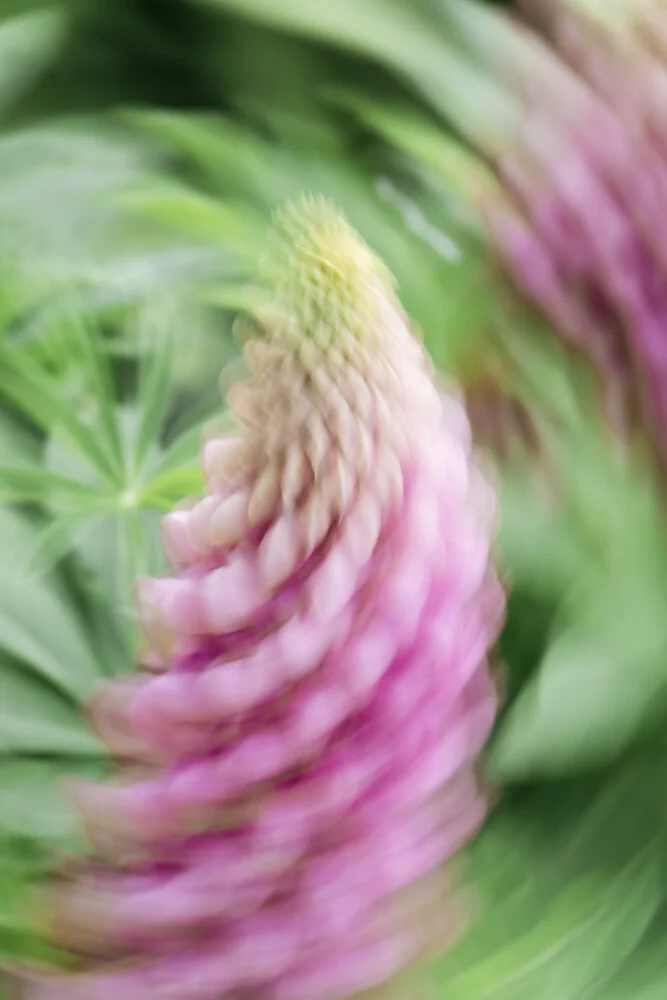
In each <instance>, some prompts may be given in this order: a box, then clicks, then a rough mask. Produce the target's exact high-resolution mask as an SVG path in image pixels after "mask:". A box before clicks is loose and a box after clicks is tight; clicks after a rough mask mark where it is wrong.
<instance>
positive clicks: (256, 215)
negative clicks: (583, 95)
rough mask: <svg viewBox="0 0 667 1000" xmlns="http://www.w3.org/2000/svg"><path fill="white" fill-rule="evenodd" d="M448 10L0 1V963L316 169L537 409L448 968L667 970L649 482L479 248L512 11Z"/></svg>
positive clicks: (619, 993) (126, 661) (419, 2)
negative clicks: (491, 785)
mask: <svg viewBox="0 0 667 1000" xmlns="http://www.w3.org/2000/svg"><path fill="white" fill-rule="evenodd" d="M463 6H465V4H464V5H463ZM498 6H499V5H497V4H494V5H493V7H494V8H497V7H498ZM462 9H463V8H462V5H461V3H460V2H457V3H454V2H449V0H413V2H412V3H406V2H405V0H354V2H352V0H338V2H337V3H327V2H323V0H305V2H304V0H208V2H201V3H199V2H195V0H163V3H162V4H160V5H159V11H158V10H157V9H156V7H155V5H154V4H152V3H150V2H149V0H117V2H116V3H114V4H108V3H106V2H105V0H60V2H52V3H51V4H50V5H44V4H36V3H29V2H27V0H24V2H18V0H16V2H13V3H7V4H5V5H4V6H3V10H2V12H1V14H0V16H1V17H2V20H1V21H0V404H1V410H0V414H1V419H0V499H1V500H2V502H3V508H2V510H1V511H0V539H1V541H0V544H1V551H2V553H3V573H2V576H1V577H0V967H1V966H2V964H3V962H4V961H11V960H13V958H14V957H16V956H17V955H19V956H23V957H26V956H34V955H35V954H36V953H40V949H41V947H42V945H41V942H40V937H39V934H38V933H37V931H36V929H35V928H34V927H33V926H32V924H31V919H30V907H29V904H28V896H27V889H28V888H29V887H30V886H31V885H32V883H33V881H34V880H35V879H37V878H38V877H39V875H40V874H41V873H42V872H43V871H44V869H45V866H46V865H48V864H49V863H50V859H51V858H52V854H51V852H52V850H53V849H54V848H56V849H61V848H64V847H71V846H72V844H73V843H74V842H75V841H76V830H75V829H74V827H73V825H72V820H71V816H70V814H69V812H68V809H67V804H66V799H64V798H63V797H61V796H60V794H59V781H60V779H61V777H63V776H65V775H71V774H76V773H79V774H81V773H97V772H99V771H100V770H101V769H103V768H104V767H105V761H104V760H103V758H102V757H101V753H100V750H99V748H98V745H97V744H96V743H95V742H94V741H93V740H92V739H91V737H90V736H89V735H88V732H87V729H86V726H85V723H84V721H83V714H82V711H81V709H82V706H83V705H84V703H85V700H86V698H87V696H88V695H89V694H90V692H91V691H92V690H93V688H94V686H95V684H96V683H97V682H98V681H99V680H100V679H101V678H104V677H105V676H109V675H111V674H114V673H117V672H119V671H122V670H126V669H130V668H131V666H132V661H133V656H134V655H135V651H136V644H137V637H136V635H135V632H134V623H133V617H132V611H131V592H132V582H133V580H134V579H136V577H137V576H138V575H140V574H142V573H145V572H159V569H160V565H161V558H162V556H161V552H160V547H159V517H160V513H161V512H162V511H164V510H165V509H167V508H169V507H171V506H173V505H174V504H175V503H176V502H178V501H179V500H181V499H182V498H183V497H185V496H187V495H189V494H192V493H196V492H197V491H198V490H199V489H200V486H201V482H200V473H199V468H198V464H197V453H198V446H199V442H200V440H201V437H202V435H204V434H205V433H206V432H207V426H208V422H209V421H211V420H214V421H215V420H218V419H219V418H220V417H221V412H220V407H221V404H220V401H219V389H218V380H217V373H218V371H219V370H221V369H222V370H223V372H224V377H223V383H224V384H227V383H228V382H229V381H230V380H231V379H233V378H234V377H235V374H236V372H237V371H238V370H239V366H240V359H239V354H238V348H237V345H236V343H235V341H234V338H233V336H232V324H233V320H234V317H235V316H236V314H237V313H238V312H242V311H243V308H244V306H245V305H246V304H247V303H248V301H249V299H250V298H251V297H252V296H253V294H254V290H253V288H252V285H249V284H248V279H249V276H250V275H251V274H252V273H253V271H254V263H255V260H256V258H257V255H258V253H260V252H261V250H262V241H263V233H264V226H265V223H266V221H267V219H268V216H269V215H270V212H271V211H272V209H273V208H274V207H275V205H276V204H277V203H278V202H280V201H281V200H283V199H284V198H285V197H287V196H290V195H294V194H296V193H298V192H300V191H302V190H304V189H306V190H312V191H316V192H322V193H324V194H327V195H329V196H331V197H332V198H334V199H335V200H336V202H337V203H338V204H339V205H340V206H341V207H342V208H343V210H344V211H345V212H346V214H347V215H348V216H349V218H350V220H351V221H352V223H353V224H354V225H355V226H356V227H357V228H358V229H359V230H360V232H361V233H362V234H363V235H364V237H365V238H366V239H367V240H368V241H369V242H370V243H371V245H372V246H373V248H374V249H375V250H376V251H377V252H378V253H379V254H380V255H381V256H382V257H383V258H384V259H385V260H386V262H387V264H388V265H389V267H390V268H391V269H392V271H393V272H394V273H395V274H396V276H397V279H398V285H399V292H400V295H401V298H402V300H403V302H404V304H405V306H406V308H407V310H408V311H409V313H410V314H411V316H412V317H413V318H414V320H415V321H416V323H417V324H418V326H419V328H420V330H421V332H422V334H423V336H424V339H425V342H426V344H427V346H428V348H429V350H430V351H431V353H432V355H433V357H434V359H435V361H436V363H437V364H438V366H439V367H440V368H441V369H442V370H443V371H445V372H446V373H447V374H449V375H454V376H455V377H457V378H458V379H460V380H462V382H463V383H464V385H465V387H466V389H469V388H471V387H473V386H474V385H476V384H477V383H478V381H480V380H481V382H482V383H483V382H484V379H485V378H487V377H491V378H492V379H493V380H494V381H495V383H496V384H498V385H499V386H500V388H501V390H502V396H503V397H504V398H509V397H511V398H512V399H513V400H515V401H517V402H518V404H519V405H520V406H521V407H522V408H523V409H524V410H525V411H526V413H527V414H528V417H529V420H530V422H531V424H532V427H533V430H534V435H533V438H532V442H531V444H530V446H529V445H528V443H527V442H526V441H525V440H524V439H523V438H522V437H521V435H513V434H512V432H510V437H511V440H510V442H509V448H508V450H507V451H505V452H504V458H503V461H502V462H501V463H500V464H499V467H498V468H497V474H498V480H499V486H500V497H501V530H500V538H499V559H500V562H501V567H502V570H503V572H504V573H505V574H506V576H507V579H508V584H509V585H510V586H511V588H512V589H511V596H510V601H509V613H508V622H507V626H506V629H505V632H504V634H503V637H502V639H501V643H500V648H499V654H500V657H501V658H502V662H503V666H504V670H505V679H506V685H507V694H508V698H507V703H506V708H505V710H504V712H503V714H502V716H501V719H500V722H499V725H498V729H497V732H496V734H495V736H494V740H493V742H492V745H491V747H490V751H489V760H488V764H489V772H490V774H491V776H492V777H493V778H495V779H497V780H499V781H500V782H502V783H503V784H504V785H506V788H505V791H504V792H503V794H502V796H501V801H500V805H499V807H498V810H497V812H496V815H495V816H494V818H493V819H492V820H491V821H490V823H489V825H488V826H487V828H486V829H485V830H484V832H483V833H482V835H481V837H480V838H479V840H478V842H477V843H476V844H475V845H474V846H473V849H472V851H471V852H470V856H469V858H468V859H467V860H466V862H465V865H464V867H465V870H466V875H470V874H471V873H472V874H473V876H474V878H473V885H474V886H475V892H476V895H477V897H478V901H479V907H480V916H479V919H478V920H477V921H475V923H474V925H473V927H472V929H471V931H470V933H469V934H468V935H467V936H465V937H464V939H463V941H462V943H461V945H460V946H459V947H458V948H456V949H455V950H454V951H453V952H452V954H451V955H450V956H448V957H447V958H446V959H445V960H444V961H443V962H442V963H439V964H438V966H437V968H436V970H435V974H436V977H437V981H438V991H440V990H441V991H442V993H443V995H445V994H446V995H447V996H448V997H450V998H452V1000H491V998H493V1000H534V998H536V997H539V998H540V1000H542V998H547V1000H548V998H550V997H552V996H553V997H554V998H556V997H557V998H558V1000H579V998H581V1000H583V998H589V997H590V998H596V997H600V998H605V1000H657V998H658V997H662V996H663V995H664V991H665V989H667V967H666V966H665V959H664V934H665V932H667V924H666V923H665V899H666V898H667V896H666V893H665V879H664V863H665V846H667V841H666V839H665V828H664V819H665V816H664V807H663V800H664V796H663V792H662V786H663V784H664V767H665V761H666V757H665V747H664V740H663V739H662V738H661V729H662V726H663V725H664V720H665V715H666V714H667V634H666V630H667V625H665V622H666V621H667V615H665V608H666V607H667V552H666V545H667V542H666V537H667V536H666V535H665V526H664V523H663V522H664V515H663V506H664V501H663V500H662V498H661V494H660V492H659V487H658V484H657V483H656V481H655V479H654V477H653V474H652V470H651V467H650V463H649V462H648V460H647V459H646V456H645V455H644V454H643V451H642V449H641V447H640V446H637V447H634V448H629V447H628V446H627V443H626V442H620V441H617V440H615V439H614V437H613V434H612V433H611V432H610V430H609V428H608V427H607V426H606V425H605V423H604V421H603V419H602V417H601V410H600V406H599V404H598V396H597V393H596V387H595V385H594V382H593V380H592V379H591V378H590V377H589V376H588V374H587V372H586V369H585V367H584V366H583V365H582V364H581V363H580V362H579V361H578V360H577V359H575V358H573V357H571V356H569V355H568V354H567V353H566V352H565V351H564V350H563V349H561V348H560V347H559V346H558V345H557V343H556V341H555V339H554V338H553V337H552V336H551V332H550V331H549V330H548V329H547V328H545V325H544V323H543V322H542V321H541V320H539V319H538V318H537V317H536V316H535V315H534V313H532V312H531V311H530V310H529V309H528V307H526V306H525V305H523V304H522V303H521V302H520V300H518V299H517V297H516V296H515V294H514V293H513V292H512V290H511V289H510V288H509V287H508V286H507V284H506V283H505V280H504V279H503V278H501V276H500V272H499V270H498V269H497V267H496V265H495V263H494V261H493V260H492V257H491V255H490V254H489V250H488V248H487V246H486V242H485V238H484V233H483V229H482V227H481V225H480V217H479V215H478V214H477V212H476V210H475V205H476V200H477V199H478V198H480V197H482V196H485V195H486V194H488V193H489V192H490V191H495V190H496V181H495V178H494V176H493V173H492V171H491V170H490V169H488V168H487V167H486V166H485V165H483V164H482V161H481V160H480V159H478V158H477V156H476V155H475V154H474V151H473V150H474V147H475V146H476V145H477V144H478V143H479V142H480V141H481V137H484V141H485V142H488V143H489V145H490V146H493V144H494V142H496V141H500V140H501V139H502V137H503V136H504V135H506V134H507V132H508V130H511V128H513V127H514V124H515V121H516V116H517V107H516V105H515V103H514V102H513V101H512V100H511V99H509V98H508V96H507V93H506V92H505V91H504V90H503V89H502V88H501V87H499V86H498V85H497V83H496V75H497V70H498V67H499V66H501V65H503V63H504V62H505V63H506V62H507V59H508V58H509V57H508V55H507V53H508V52H510V51H511V50H510V49H509V47H508V46H509V43H508V42H507V38H506V34H504V31H505V27H504V24H505V22H500V21H496V20H490V21H489V20H487V19H486V17H484V16H481V15H482V13H483V12H484V11H485V10H487V7H484V6H477V4H473V3H472V2H470V3H469V4H468V9H469V10H470V11H473V13H472V15H471V19H470V20H467V19H466V18H465V17H462V14H461V11H462ZM488 9H491V8H490V7H489V8H488ZM474 11H477V12H478V14H479V19H478V20H476V18H477V15H476V14H475V13H474ZM489 16H491V15H489ZM222 416H223V418H224V414H222ZM490 419H491V421H492V422H496V423H497V422H499V420H500V415H499V414H498V413H496V411H494V410H493V409H491V412H490ZM433 974H434V973H433V970H429V972H428V975H429V976H432V975H433Z"/></svg>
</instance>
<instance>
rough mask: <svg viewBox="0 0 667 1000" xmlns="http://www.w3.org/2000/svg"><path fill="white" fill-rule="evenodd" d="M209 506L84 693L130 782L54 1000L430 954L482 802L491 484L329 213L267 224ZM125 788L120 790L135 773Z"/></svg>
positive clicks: (94, 827)
mask: <svg viewBox="0 0 667 1000" xmlns="http://www.w3.org/2000/svg"><path fill="white" fill-rule="evenodd" d="M262 276H263V279H264V281H265V284H266V285H267V287H269V288H270V290H271V293H272V298H271V304H270V306H269V305H267V306H266V307H265V308H262V309H260V310H259V312H258V315H257V316H256V317H255V319H254V326H253V331H252V333H253V335H252V337H250V339H249V340H248V342H247V345H246V356H247V361H248V364H249V366H250V369H251V372H252V377H251V378H250V379H249V380H248V381H247V382H245V383H243V384H239V385H237V386H236V387H235V388H234V389H233V391H232V392H231V394H230V404H231V406H232V408H233V410H234V412H235V415H236V417H237V420H238V426H239V434H238V436H237V437H234V438H232V439H229V440H212V441H210V442H209V443H208V444H207V445H206V447H205V449H204V455H203V464H204V471H205V477H206V482H207V485H208V489H209V495H208V496H207V497H206V498H205V499H203V500H201V501H200V502H198V503H197V504H196V505H194V506H192V507H191V508H190V509H187V510H177V511H175V512H174V513H172V514H170V515H169V516H168V517H167V518H166V520H165V523H164V537H165V548H166V552H167V553H168V556H169V559H170V561H171V563H172V565H173V571H174V575H173V576H171V577H169V578H166V579H151V580H145V581H143V582H142V583H141V585H140V586H139V589H138V602H139V609H140V615H141V620H142V622H143V625H144V629H145V631H146V634H147V636H148V638H149V641H150V655H149V657H148V660H149V662H150V663H151V664H152V667H153V672H152V673H151V674H150V675H144V676H143V677H142V678H141V679H139V680H137V681H136V682H133V683H124V684H123V685H122V686H120V687H114V688H112V689H111V690H110V691H107V692H105V693H104V694H103V695H102V696H101V698H100V700H99V703H98V704H97V706H96V709H95V712H94V717H95V719H96V721H97V725H98V729H99V731H100V733H101V734H103V735H104V738H105V739H106V741H107V742H108V743H109V745H110V746H111V748H112V749H113V750H114V751H115V752H116V753H117V754H118V755H121V756H124V757H125V758H129V759H130V760H129V761H128V764H131V766H132V772H131V771H130V770H129V768H128V773H127V775H126V778H127V780H124V781H123V782H121V783H118V784H116V785H113V786H94V785H90V786H86V787H85V788H80V789H79V792H78V801H79V804H80V807H81V810H82V813H83V816H84V819H85V822H86V824H87V829H88V831H89V834H90V837H91V838H92V841H93V843H94V845H95V847H96V851H97V855H98V857H100V858H104V861H102V860H98V861H95V862H94V863H93V862H90V863H88V864H86V866H85V868H84V871H83V872H80V873H79V874H78V875H77V876H76V878H75V879H74V880H73V881H72V883H71V884H69V885H68V887H67V889H66V891H65V892H64V894H63V895H62V896H61V898H60V899H59V904H58V905H59V908H58V911H57V912H58V924H57V926H58V930H59V934H60V937H61V938H62V939H64V940H65V941H66V942H67V944H68V945H69V947H70V948H71V949H73V950H74V951H75V952H77V953H78V954H79V955H80V956H81V964H82V968H81V971H77V972H75V973H68V974H66V975H59V976H49V977H38V978H37V979H35V980H33V981H32V982H31V983H29V984H28V987H27V992H28V994H29V995H30V996H33V997H39V998H50V1000H59V998H62V1000H65V998H66V1000H118V998H119V997H122V998H123V1000H153V998H158V997H159V998H160V1000H224V998H227V997H228V998H232V997H234V998H238V997H244V998H245V997H247V998H254V1000H336V998H343V997H349V996H353V995H356V994H357V993H359V992H360V991H366V990H369V989H372V988H375V987H378V986H380V985H381V984H383V983H387V982H389V981H391V980H392V978H393V977H394V976H395V975H396V974H397V973H398V972H399V971H401V970H402V969H403V968H404V967H406V966H407V965H409V964H410V963H411V962H412V961H413V960H415V959H417V958H419V957H420V956H423V955H424V954H426V953H431V951H432V949H434V948H441V947H442V945H443V943H444V942H446V941H447V940H448V938H450V937H451V935H452V933H453V931H454V929H455V925H456V921H457V915H456V908H455V907H454V906H453V905H452V896H451V889H450V888H449V887H448V880H447V862H448V861H449V859H451V858H452V857H453V856H454V855H455V853H456V852H458V851H459V849H460V848H461V846H462V845H463V844H464V843H465V842H466V841H467V840H468V839H469V838H470V837H471V836H472V835H473V834H474V833H475V831H476V830H477V829H478V827H479V825H480V823H481V822H482V820H483V818H484V816H485V812H486V810H487V806H488V795H487V793H486V792H485V791H484V789H483V787H482V786H481V784H480V781H479V779H478V773H477V772H478V768H477V764H476V762H477V760H478V756H479V754H480V751H481V749H482V747H483V746H484V743H485V740H486V739H487V737H488V735H489V732H490V729H491V727H492V724H493V722H494V717H495V714H496V709H497V694H496V687H495V684H494V680H493V676H492V672H491V671H490V669H489V666H488V663H487V653H488V651H489V648H490V646H491V644H492V643H493V641H494V639H495V637H496V635H497V632H498V629H499V625H500V622H501V617H502V612H503V605H504V601H503V594H502V590H501V587H500V584H499V582H498V580H497V578H496V576H495V574H494V572H493V569H492V567H491V564H490V544H491V541H492V533H493V526H494V504H493V497H492V494H491V491H490V490H489V488H488V486H487V485H486V484H485V481H484V479H483V477H482V475H481V473H480V472H479V470H478V468H477V467H476V465H475V463H474V461H473V459H472V456H471V453H470V441H469V428H468V424H467V420H466V416H465V412H464V410H463V408H462V406H461V405H460V403H459V402H458V401H457V400H456V399H455V398H454V397H453V396H451V397H450V396H449V395H443V394H442V393H441V392H440V391H439V390H437V389H436V387H435V384H434V381H433V380H432V377H431V371H430V367H429V364H428V362H427V359H426V355H425V353H424V351H423V349H422V347H421V345H420V344H419V343H418V341H417V340H416V339H415V338H414V337H413V335H412V334H411V332H410V329H409V326H408V323H407V321H406V318H405V316H404V315H403V313H402V311H401V308H400V306H399V304H398V302H397V300H396V297H395V294H394V289H393V284H392V281H391V279H390V277H389V275H388V274H387V273H386V271H385V270H384V268H383V267H382V265H381V264H380V263H379V262H378V261H377V260H376V259H375V257H374V256H373V255H372V253H371V252H370V250H369V249H368V247H367V246H366V245H365V244H364V243H363V242H362V241H361V239H360V238H359V237H358V236H357V235H356V234H355V232H354V231H353V230H352V229H351V228H350V227H349V226H348V224H347V223H346V222H345V221H344V220H343V219H342V218H341V217H340V216H339V215H338V214H337V213H336V211H335V210H334V209H333V208H332V207H331V206H330V205H329V204H327V203H325V202H320V201H316V200H309V199H305V200H303V201H301V202H300V203H299V204H298V205H297V206H296V207H292V208H288V209H287V210H285V211H284V212H283V214H281V215H280V216H279V217H278V219H277V222H276V225H275V228H274V234H273V241H272V244H271V246H270V249H269V251H268V252H267V257H266V261H265V263H264V266H263V272H262ZM135 770H136V771H137V773H134V771H135Z"/></svg>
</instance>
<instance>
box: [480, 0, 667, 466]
mask: <svg viewBox="0 0 667 1000" xmlns="http://www.w3.org/2000/svg"><path fill="white" fill-rule="evenodd" d="M464 6H465V5H464ZM472 6H473V7H476V6H477V5H472ZM519 6H520V8H521V9H522V11H523V12H524V13H525V14H526V15H527V16H528V17H529V18H530V20H531V21H532V23H533V25H534V26H535V27H536V28H537V30H536V31H530V30H529V29H528V28H527V27H525V26H520V30H518V26H517V25H516V24H515V23H514V22H510V24H511V28H512V30H507V28H508V25H507V24H505V29H506V31H507V38H508V39H511V38H512V33H513V34H514V38H513V40H512V43H511V44H512V46H513V48H516V50H517V51H516V52H514V51H513V54H514V56H515V58H514V59H513V61H512V64H510V60H509V59H507V65H506V66H505V67H503V69H504V75H505V83H506V84H507V82H508V81H511V83H512V85H513V87H515V90H516V94H517V96H518V95H519V94H520V97H521V99H522V101H523V104H524V119H523V126H522V129H521V134H520V135H519V136H517V137H516V141H515V142H514V143H512V144H509V148H506V149H505V150H504V151H503V154H502V156H500V157H498V158H496V159H495V165H496V166H497V168H498V173H499V176H500V177H501V179H502V181H503V183H504V185H505V190H506V193H509V194H510V195H511V196H512V198H513V199H514V208H513V209H512V210H510V211H509V212H508V211H507V206H506V204H505V205H504V206H503V208H502V209H501V210H498V206H495V207H494V206H493V205H491V206H487V208H488V209H489V210H488V211H487V213H486V214H487V220H488V221H489V223H490V230H491V235H492V239H493V242H494V244H495V247H496V249H497V250H498V252H499V254H500V256H501V258H502V259H503V261H504V262H505V264H506V265H507V266H508V269H509V271H510V272H511V274H512V276H513V277H514V278H515V280H516V282H517V284H518V285H519V286H520V287H521V289H522V290H523V291H524V292H525V293H527V295H528V296H529V297H530V298H531V299H532V300H533V301H534V302H535V303H537V304H538V305H539V306H540V307H541V308H542V310H543V311H544V312H545V314H546V315H547V316H548V318H549V319H550V320H551V321H552V322H553V324H554V326H555V327H556V329H558V330H559V331H560V332H561V333H562V334H563V335H564V337H565V338H566V339H567V340H568V341H569V342H570V343H574V344H575V345H576V346H577V347H578V348H579V349H581V350H583V351H584V352H585V353H586V354H587V355H588V356H589V358H590V359H591V360H592V361H593V362H594V364H595V366H596V368H597V370H598V371H599V372H600V373H602V374H603V382H604V385H605V386H606V389H607V392H608V396H609V403H610V405H609V412H610V413H611V414H612V415H614V420H615V423H616V424H617V426H619V427H620V428H621V429H622V430H624V431H626V432H627V431H630V432H631V431H632V430H633V429H634V427H635V426H637V425H639V426H640V427H641V429H642V430H643V431H644V432H646V434H647V436H648V438H649V439H650V440H651V441H652V443H653V445H654V447H655V451H656V455H657V457H658V459H659V460H660V462H661V464H662V466H663V470H664V471H665V472H666V473H667V336H666V332H665V331H666V324H667V244H666V242H665V236H664V226H663V223H662V220H663V219H664V217H665V213H666V211H667V167H666V159H665V153H666V151H667V143H666V142H665V107H666V106H667V105H666V104H665V94H666V93H667V67H666V62H665V60H666V58H667V45H665V42H664V40H665V38H667V28H666V25H667V18H665V10H664V5H663V4H662V3H660V2H654V0H650V2H640V0H621V2H619V3H617V4H612V3H610V2H609V3H608V2H606V0H600V2H598V3H597V4H596V3H594V2H593V3H587V4H586V5H582V4H580V3H579V2H577V0H521V2H520V3H519ZM584 7H585V10H584V9H583V8H584ZM492 17H493V15H491V16H490V18H491V19H492ZM519 54H523V55H524V56H525V57H526V59H528V60H529V64H530V73H529V74H528V73H526V74H525V78H524V79H523V80H522V81H521V80H520V81H517V76H518V74H517V73H516V72H515V71H514V66H518V65H519V64H520V62H521V60H520V59H519V58H518V55H519ZM507 55H508V53H506V56H507ZM499 58H500V57H499ZM517 82H518V83H519V86H518V87H517Z"/></svg>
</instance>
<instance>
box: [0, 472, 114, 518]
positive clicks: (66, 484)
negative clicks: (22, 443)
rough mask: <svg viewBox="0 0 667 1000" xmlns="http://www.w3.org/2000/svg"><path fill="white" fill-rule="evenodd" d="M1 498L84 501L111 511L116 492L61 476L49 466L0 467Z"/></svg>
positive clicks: (77, 502)
mask: <svg viewBox="0 0 667 1000" xmlns="http://www.w3.org/2000/svg"><path fill="white" fill-rule="evenodd" d="M0 500H1V501H2V502H4V503H21V502H27V501H36V502H39V503H56V504H57V503H65V504H79V505H81V504H85V506H86V507H87V508H89V509H91V508H95V509H98V510H99V509H102V510H108V509H110V508H111V507H112V506H113V502H114V494H113V493H112V492H111V491H109V492H108V493H105V492H104V491H102V490H99V489H96V488H95V487H93V486H88V485H87V484H86V483H81V482H78V481H77V480H76V479H69V478H67V477H65V476H58V475H56V474H55V473H53V472H48V471H47V470H46V469H21V468H18V469H10V468H7V467H6V466H4V467H3V466H0Z"/></svg>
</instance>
